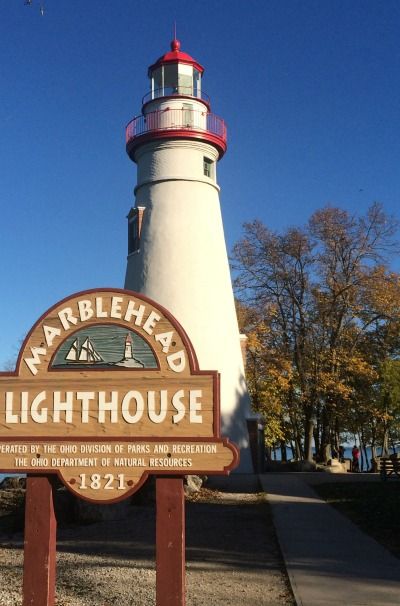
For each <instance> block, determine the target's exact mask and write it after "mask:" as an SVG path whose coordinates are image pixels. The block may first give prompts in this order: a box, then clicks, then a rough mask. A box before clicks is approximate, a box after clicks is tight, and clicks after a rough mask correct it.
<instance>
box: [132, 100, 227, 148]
mask: <svg viewBox="0 0 400 606" xmlns="http://www.w3.org/2000/svg"><path fill="white" fill-rule="evenodd" d="M185 129H188V130H192V131H203V132H204V133H210V134H212V135H214V136H217V137H219V138H220V139H222V140H223V141H224V142H225V143H226V138H227V129H226V125H225V122H224V120H222V118H220V117H219V116H216V115H215V114H211V113H210V112H206V111H205V112H202V111H197V110H193V109H188V108H182V109H180V108H174V109H165V110H158V111H155V112H149V113H148V114H146V115H140V116H136V118H133V120H131V121H130V122H129V123H128V125H127V127H126V143H128V142H129V141H132V139H135V138H136V137H140V136H141V135H145V134H147V133H151V132H155V131H158V130H159V131H165V130H178V131H182V130H185Z"/></svg>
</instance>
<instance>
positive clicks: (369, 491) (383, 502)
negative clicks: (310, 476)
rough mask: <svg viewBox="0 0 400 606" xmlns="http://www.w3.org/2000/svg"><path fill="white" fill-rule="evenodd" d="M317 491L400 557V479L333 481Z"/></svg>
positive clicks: (320, 485) (315, 487) (317, 487)
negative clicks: (384, 480) (385, 480)
mask: <svg viewBox="0 0 400 606" xmlns="http://www.w3.org/2000/svg"><path fill="white" fill-rule="evenodd" d="M313 488H314V489H315V491H316V492H317V493H318V494H319V496H320V497H322V498H323V499H324V500H325V501H327V502H328V503H329V504H330V505H333V506H334V507H336V509H338V511H340V512H341V513H342V514H344V515H346V516H347V517H349V518H350V519H351V520H352V521H353V522H354V523H355V524H357V525H358V526H359V527H360V528H361V529H362V530H363V531H364V532H366V533H367V534H369V535H370V536H372V537H374V539H375V540H376V541H378V542H379V543H381V545H384V547H386V548H387V549H389V550H390V551H391V552H392V553H393V554H394V555H395V556H397V557H398V558H400V481H399V480H393V481H387V482H354V484H352V483H350V482H337V483H336V482H332V483H329V484H328V483H327V484H319V485H316V486H313Z"/></svg>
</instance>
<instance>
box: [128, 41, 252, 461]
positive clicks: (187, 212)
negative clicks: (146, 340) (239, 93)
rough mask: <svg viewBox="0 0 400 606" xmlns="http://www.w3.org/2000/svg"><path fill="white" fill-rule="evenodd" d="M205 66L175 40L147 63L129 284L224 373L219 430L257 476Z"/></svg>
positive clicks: (203, 364) (220, 147)
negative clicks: (172, 318)
mask: <svg viewBox="0 0 400 606" xmlns="http://www.w3.org/2000/svg"><path fill="white" fill-rule="evenodd" d="M203 72H204V69H203V67H202V66H201V65H200V64H199V63H198V62H197V61H196V60H195V59H193V58H192V57H190V56H189V55H188V54H186V53H184V52H182V51H181V50H180V42H179V41H178V40H176V39H174V40H173V41H172V42H171V51H169V52H167V53H166V54H165V55H163V56H162V57H160V58H159V59H158V61H156V63H154V65H151V66H150V68H149V78H150V91H149V93H148V94H146V95H145V96H144V98H143V100H142V113H141V114H140V115H139V116H137V117H135V118H133V120H131V122H130V123H129V124H128V126H127V129H126V149H127V153H128V155H129V157H130V158H131V160H133V161H134V162H135V163H136V164H137V185H136V187H135V196H136V200H135V207H134V208H132V209H131V211H130V213H129V215H128V264H127V270H126V280H125V288H127V289H130V290H135V291H137V292H140V293H143V294H144V295H146V296H148V297H150V298H152V299H154V300H155V301H157V302H158V303H160V304H161V305H163V306H164V307H166V308H167V309H168V310H169V311H171V313H172V314H173V315H174V316H175V317H176V319H177V320H178V321H179V322H180V323H181V325H182V326H183V328H184V329H185V330H186V332H187V334H188V335H189V338H190V340H191V341H192V343H193V345H194V348H195V350H196V353H197V356H198V359H199V364H200V368H202V369H205V370H208V369H212V370H214V369H215V370H218V371H219V372H220V374H221V423H222V433H223V434H224V435H227V436H229V437H230V439H231V440H232V441H234V442H235V443H236V444H237V445H238V446H239V448H240V451H241V464H240V467H239V471H241V472H251V471H252V470H253V465H252V458H251V453H250V444H249V433H248V428H247V421H248V419H249V418H250V417H251V416H252V415H251V409H250V399H249V395H248V392H247V388H246V382H245V378H244V369H243V360H242V354H241V347H240V336H239V330H238V324H237V317H236V311H235V305H234V298H233V292H232V285H231V277H230V271H229V264H228V258H227V252H226V245H225V238H224V231H223V224H222V218H221V210H220V202H219V186H218V184H217V162H218V160H219V159H220V158H221V157H222V156H223V154H224V153H225V151H226V127H225V123H224V121H223V120H222V119H221V118H219V117H218V116H216V115H215V114H213V113H211V111H210V100H209V98H208V96H207V95H206V94H205V93H204V92H203V90H202V75H203Z"/></svg>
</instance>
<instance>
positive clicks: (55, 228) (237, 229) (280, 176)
mask: <svg viewBox="0 0 400 606" xmlns="http://www.w3.org/2000/svg"><path fill="white" fill-rule="evenodd" d="M43 4H44V5H45V15H44V16H41V15H40V11H39V6H40V1H39V0H32V5H31V6H24V0H0V90H1V95H0V133H1V137H0V205H1V222H0V242H1V261H0V272H1V273H0V278H1V285H2V286H1V289H2V296H1V299H0V367H2V366H4V364H5V363H6V362H7V360H9V359H10V358H12V357H14V356H15V355H16V352H17V350H18V346H19V342H20V341H21V339H23V338H24V336H25V335H26V333H27V331H28V330H29V329H30V328H31V326H32V325H33V323H34V322H35V321H36V320H37V319H38V317H39V316H40V315H41V314H42V313H43V312H44V311H46V309H48V308H49V307H50V306H51V305H53V304H54V303H56V302H57V301H58V300H60V299H62V298H64V297H65V296H67V295H70V294H72V293H74V292H76V291H79V290H84V289H88V288H95V287H102V286H110V287H121V286H123V282H124V273H125V263H126V249H127V242H126V218H125V217H126V215H127V213H128V211H129V208H130V207H131V206H132V205H133V202H134V200H133V187H134V185H135V179H136V170H135V166H134V165H133V164H132V163H131V162H130V160H129V158H128V156H127V155H126V153H125V148H124V129H125V125H126V123H127V122H128V121H129V120H130V119H131V118H132V117H133V116H135V115H137V114H139V113H140V101H141V98H142V96H143V95H144V94H145V93H146V92H147V90H148V80H147V67H148V66H149V65H150V64H152V63H153V62H154V61H155V60H156V59H157V58H158V57H159V56H160V55H162V54H163V53H164V52H166V51H167V50H168V49H169V43H170V40H171V38H172V30H173V23H174V20H176V22H177V33H178V38H179V39H180V40H181V43H182V50H184V51H186V52H188V53H189V54H191V55H192V56H193V57H195V58H196V59H197V60H198V61H199V62H200V63H201V64H202V65H204V66H205V68H206V71H205V74H204V78H203V88H204V91H205V92H207V93H208V94H209V95H210V97H211V101H212V110H213V112H214V113H216V114H218V115H219V116H221V117H223V118H224V119H225V120H226V122H227V125H228V129H229V130H228V133H229V147H228V152H227V154H226V156H225V157H224V158H223V160H222V161H221V163H220V165H219V170H218V181H219V184H220V186H221V204H222V212H223V216H224V223H225V231H226V239H227V244H228V248H229V249H230V248H231V247H232V245H233V244H234V242H235V241H237V240H238V239H239V237H240V235H241V230H242V227H241V226H242V224H243V222H245V221H251V220H252V219H254V218H256V217H257V218H261V219H262V220H263V221H264V222H265V223H266V224H267V225H268V226H269V227H271V228H272V229H277V230H279V229H284V228H285V227H287V226H289V225H298V224H302V223H304V222H305V221H306V220H307V219H308V217H309V216H310V214H311V213H312V212H313V211H314V210H315V209H317V208H321V207H322V206H324V205H326V204H328V203H329V204H332V205H338V206H340V207H342V208H347V209H349V210H350V211H351V212H360V213H363V212H365V211H366V209H367V208H368V206H370V204H371V203H372V202H373V201H375V200H378V201H380V202H382V203H383V205H384V207H385V209H386V210H387V212H388V213H390V214H394V215H397V216H399V214H400V213H399V208H400V207H399V203H398V196H399V191H400V170H399V166H400V136H399V134H400V133H399V108H400V84H399V74H400V42H399V39H400V38H399V30H400V2H398V1H397V0H386V1H382V0H377V1H371V0H362V1H358V0H337V1H329V0H317V1H313V0H303V1H296V0H274V1H268V0H265V1H262V0H260V1H258V0H255V1H251V0H250V1H244V0H216V1H214V2H208V3H206V4H204V3H194V2H192V1H187V2H184V1H182V0H174V2H168V1H167V0H164V1H163V2H161V1H153V0H147V2H146V3H145V2H139V1H133V0H112V1H111V0H107V1H106V0H97V1H95V0H84V1H82V0H44V2H43ZM395 267H396V268H397V269H398V268H399V263H396V264H395Z"/></svg>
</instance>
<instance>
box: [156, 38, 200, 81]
mask: <svg viewBox="0 0 400 606" xmlns="http://www.w3.org/2000/svg"><path fill="white" fill-rule="evenodd" d="M166 63H186V64H187V65H193V67H194V68H195V69H197V70H198V71H199V72H200V73H201V74H202V73H203V72H204V67H203V66H202V65H200V63H198V62H197V61H196V60H195V59H193V57H191V56H190V55H188V54H187V53H183V52H182V51H181V43H180V42H179V40H177V39H176V38H174V39H173V40H172V42H171V50H170V51H169V52H168V53H165V55H163V56H162V57H160V58H159V59H157V61H156V62H155V63H154V64H153V65H150V67H149V75H150V74H151V72H152V71H153V70H154V69H156V68H157V67H160V66H161V65H165V64H166Z"/></svg>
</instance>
